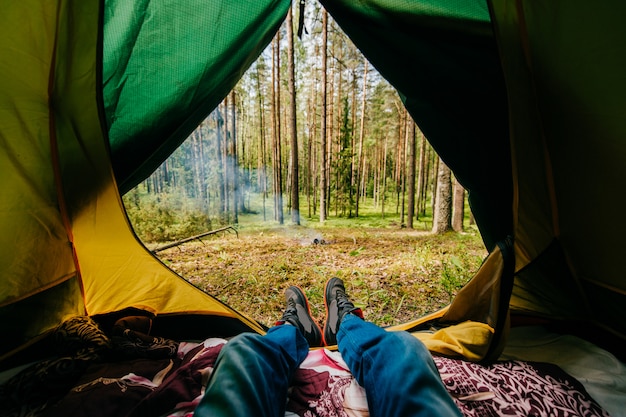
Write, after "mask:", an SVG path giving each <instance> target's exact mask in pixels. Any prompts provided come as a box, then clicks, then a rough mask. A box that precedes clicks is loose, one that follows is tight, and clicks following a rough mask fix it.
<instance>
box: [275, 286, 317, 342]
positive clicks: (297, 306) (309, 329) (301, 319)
mask: <svg viewBox="0 0 626 417" xmlns="http://www.w3.org/2000/svg"><path fill="white" fill-rule="evenodd" d="M285 299H286V300H287V308H285V312H284V313H283V316H282V317H281V319H280V320H278V321H277V322H276V324H277V325H281V324H285V323H289V324H291V325H293V326H295V327H297V328H298V329H300V331H301V332H302V334H303V335H304V338H305V339H306V340H307V342H309V346H311V347H319V346H322V329H320V326H319V325H318V324H317V323H316V322H315V320H313V317H311V308H310V307H309V301H308V300H307V298H306V295H304V292H303V291H302V290H301V289H300V288H298V287H295V286H291V287H289V288H287V290H286V291H285Z"/></svg>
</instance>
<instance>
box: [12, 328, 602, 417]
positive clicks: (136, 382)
mask: <svg viewBox="0 0 626 417" xmlns="http://www.w3.org/2000/svg"><path fill="white" fill-rule="evenodd" d="M129 340H132V341H135V342H137V343H134V344H133V346H128V344H129ZM156 342H158V343H156ZM155 343H156V344H155ZM225 343H227V342H226V340H224V339H207V340H205V341H204V342H203V343H186V342H182V343H176V344H175V346H176V349H175V351H172V350H171V348H172V346H174V344H172V343H171V342H170V341H164V340H157V339H154V340H152V339H150V340H143V341H142V342H141V343H139V341H138V340H137V337H136V335H134V336H133V337H131V338H130V339H126V340H125V341H124V342H123V343H121V345H123V346H124V348H125V351H126V352H127V354H128V352H131V353H132V355H131V356H132V357H129V356H128V355H127V357H126V358H125V359H124V358H122V360H120V357H119V355H118V356H117V357H116V360H106V359H103V357H102V356H101V355H100V356H98V355H95V354H94V349H91V350H90V351H89V352H90V354H89V355H86V354H85V352H84V351H82V350H81V351H80V352H81V353H80V356H79V357H65V358H61V359H62V361H61V362H59V361H58V360H56V361H53V362H52V363H51V364H49V365H53V368H48V369H46V367H45V366H44V365H41V364H39V365H38V366H37V367H36V368H35V369H34V370H33V369H30V370H28V369H27V370H26V372H25V373H23V374H18V375H17V376H16V377H15V378H13V379H12V380H10V381H9V382H8V383H7V384H5V386H2V387H1V388H0V415H2V416H46V417H56V416H64V417H71V416H73V417H87V416H89V417H98V416H112V415H115V416H127V417H140V416H167V417H183V416H184V417H191V416H192V414H193V410H194V409H195V407H196V406H197V404H198V403H199V401H200V400H201V398H202V395H203V387H204V386H205V385H206V381H207V379H208V378H209V376H210V374H211V372H212V370H213V366H214V364H215V360H216V358H217V355H218V353H219V352H220V350H221V348H222V347H223V345H224V344H225ZM98 346H103V344H102V342H101V341H99V342H98ZM156 349H159V350H160V351H161V354H160V355H157V350H156ZM172 353H173V354H172ZM434 360H435V363H436V365H437V368H438V370H439V373H440V375H441V378H442V380H443V382H444V384H445V386H446V388H447V389H448V392H449V393H450V394H451V395H452V397H453V398H454V401H455V403H456V404H457V406H458V407H459V409H460V410H461V411H462V413H463V414H464V415H465V416H501V415H506V416H547V415H558V416H565V417H566V416H582V415H584V416H608V413H607V412H606V411H604V410H603V409H602V408H601V407H600V406H599V405H598V404H597V403H596V402H595V401H594V400H593V399H592V398H591V397H590V396H589V395H588V394H587V392H586V391H585V389H584V388H583V386H582V385H581V384H580V383H579V382H578V381H577V380H575V379H574V378H572V377H571V376H569V375H568V374H566V373H565V372H563V371H562V370H561V369H560V368H559V367H557V366H555V365H551V364H547V363H538V362H522V361H506V362H497V363H494V364H492V365H490V366H483V365H479V364H475V363H470V362H466V361H462V360H457V359H450V358H444V357H434ZM68 364H69V365H72V366H71V367H69V368H68V367H67V365H68ZM77 364H79V365H80V366H77ZM61 365H63V366H61ZM35 371H36V372H35ZM35 377H36V378H35ZM418 395H419V394H418ZM287 410H288V411H287V413H286V416H287V417H296V416H299V417H315V416H319V417H331V416H332V417H347V416H368V415H369V413H368V408H367V399H366V396H365V391H364V390H363V389H362V388H361V387H360V386H359V385H358V383H357V382H356V381H355V379H354V378H353V377H352V375H351V374H350V372H349V371H348V369H347V366H346V364H345V363H344V362H343V360H342V358H341V355H340V354H339V353H338V352H334V351H329V350H326V349H318V350H313V351H311V352H310V354H309V355H308V357H307V358H306V359H305V361H304V362H303V364H302V365H301V367H300V369H299V370H298V372H297V373H296V375H295V378H294V381H293V384H292V387H291V389H290V395H289V399H288V404H287Z"/></svg>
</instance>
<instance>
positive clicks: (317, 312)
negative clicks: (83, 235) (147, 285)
mask: <svg viewBox="0 0 626 417" xmlns="http://www.w3.org/2000/svg"><path fill="white" fill-rule="evenodd" d="M328 223H332V222H328ZM148 246H150V245H148ZM155 246H158V245H152V248H154V247H155ZM486 255H487V251H486V250H485V249H484V246H483V244H482V240H481V238H480V235H479V233H478V231H477V230H476V229H475V228H469V229H468V230H467V231H466V232H463V233H455V232H452V233H448V234H445V235H433V234H431V233H429V232H427V231H423V230H422V231H417V230H409V229H406V228H399V227H398V226H397V225H395V226H393V225H392V226H385V227H380V226H378V227H363V226H350V225H346V224H335V225H332V224H329V225H325V226H320V225H315V226H284V227H269V228H268V227H241V228H240V229H239V233H238V236H237V235H235V234H234V233H221V234H219V235H213V236H209V237H206V238H203V239H202V240H201V241H193V242H189V243H185V244H183V245H181V246H179V247H174V248H171V249H167V250H164V251H160V252H157V256H158V257H159V258H160V259H161V260H162V261H163V262H164V263H166V264H167V265H168V266H169V267H170V268H172V269H173V270H174V271H176V272H178V273H179V274H181V275H182V276H183V277H185V278H186V279H187V280H189V281H190V282H191V283H193V284H194V285H196V286H197V287H199V288H201V289H203V290H204V291H206V292H208V293H209V294H212V295H214V296H215V297H216V298H218V299H219V300H221V301H223V302H225V303H226V304H228V305H230V306H231V307H233V308H235V309H236V310H238V311H240V312H242V313H244V314H245V315H247V316H249V317H251V318H253V319H255V320H258V321H259V322H261V323H263V324H266V325H272V324H273V323H274V322H275V321H276V320H277V319H278V318H279V317H280V315H281V314H282V311H283V308H284V305H285V300H284V295H283V293H284V290H285V289H286V288H287V287H288V286H290V285H298V286H300V287H301V288H302V289H303V290H304V292H305V293H306V295H307V297H308V298H309V302H310V305H311V311H312V314H313V316H314V317H315V319H316V320H318V321H319V323H320V324H321V323H322V321H323V320H324V315H325V309H324V285H325V284H326V281H327V280H328V279H329V278H331V277H333V276H336V277H340V278H342V279H343V280H344V282H345V283H346V289H347V292H348V294H349V295H350V297H351V299H352V300H353V301H354V303H355V304H356V305H357V306H359V307H361V308H362V309H363V311H364V312H365V317H366V319H368V320H369V321H372V322H374V323H376V324H378V325H381V326H386V325H393V324H398V323H402V322H406V321H408V320H411V319H415V318H418V317H421V316H423V315H425V314H428V313H430V312H433V311H436V310H438V309H440V308H441V307H444V306H445V305H447V304H448V303H449V302H450V300H451V298H452V297H453V296H454V295H455V294H456V292H457V291H458V289H460V288H461V287H462V286H463V285H464V284H465V283H466V282H467V281H468V280H469V279H470V278H471V277H472V276H473V275H474V273H475V272H476V271H477V270H478V268H479V266H480V264H481V263H482V261H483V259H484V258H485V256H486Z"/></svg>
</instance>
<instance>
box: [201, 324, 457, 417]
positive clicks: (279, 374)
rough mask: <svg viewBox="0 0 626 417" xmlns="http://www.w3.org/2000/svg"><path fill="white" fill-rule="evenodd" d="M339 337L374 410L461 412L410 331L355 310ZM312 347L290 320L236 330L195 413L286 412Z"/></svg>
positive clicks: (380, 415) (277, 415) (279, 415)
mask: <svg viewBox="0 0 626 417" xmlns="http://www.w3.org/2000/svg"><path fill="white" fill-rule="evenodd" d="M337 342H338V346H339V351H340V352H341V354H342V356H343V359H344V360H345V362H346V364H347V365H348V367H349V368H350V371H351V372H352V374H353V375H354V377H355V378H356V380H357V381H358V382H359V384H360V385H361V386H362V387H363V388H365V393H366V396H367V401H368V406H369V412H370V416H372V417H393V416H398V417H410V416H461V413H460V411H459V409H458V408H457V407H456V405H455V404H454V402H453V400H452V397H450V394H448V391H447V390H446V389H445V387H444V386H443V383H442V382H441V379H440V377H439V373H438V372H437V368H436V367H435V363H434V362H433V359H432V357H431V356H430V353H429V352H428V350H427V349H426V347H424V345H423V344H422V343H421V342H420V341H418V340H417V339H415V338H414V337H413V336H411V335H410V334H408V333H406V332H387V331H386V330H383V329H381V328H380V327H378V326H376V325H375V324H372V323H369V322H366V321H364V320H362V319H360V318H358V317H356V316H353V315H351V314H348V315H346V316H345V317H344V319H343V321H342V322H341V326H340V327H339V333H338V334H337ZM308 352H309V346H308V344H307V342H306V339H304V337H303V336H302V334H301V333H300V331H299V330H298V329H297V328H295V327H294V326H289V325H282V326H275V327H272V328H271V329H270V330H269V331H268V332H267V334H266V335H265V336H261V335H258V334H253V333H245V334H241V335H239V336H237V337H235V338H233V339H232V340H231V341H230V342H228V343H227V344H226V345H225V346H224V348H223V349H222V351H221V352H220V354H219V356H218V359H217V362H216V364H215V369H214V371H213V375H212V376H211V379H210V380H209V383H208V386H207V388H206V392H205V395H204V397H203V399H202V401H201V402H200V404H199V405H198V407H197V408H196V411H195V414H194V416H197V417H214V416H273V417H284V415H285V407H286V403H287V389H288V387H289V384H290V382H291V380H292V377H293V375H294V372H295V371H296V369H297V368H298V366H300V364H301V363H302V361H303V360H304V358H305V357H306V356H307V354H308Z"/></svg>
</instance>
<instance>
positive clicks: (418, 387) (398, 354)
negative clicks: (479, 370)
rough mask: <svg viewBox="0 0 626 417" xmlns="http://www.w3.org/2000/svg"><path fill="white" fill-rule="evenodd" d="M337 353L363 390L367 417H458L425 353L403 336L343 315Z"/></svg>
mask: <svg viewBox="0 0 626 417" xmlns="http://www.w3.org/2000/svg"><path fill="white" fill-rule="evenodd" d="M337 341H338V347H339V351H340V352H341V355H342V357H343V359H344V361H345V362H346V364H347V365H348V367H349V368H350V371H351V372H352V374H353V375H354V377H355V378H356V380H357V381H358V382H359V384H360V385H361V386H362V387H363V388H365V393H366V396H367V402H368V406H369V411H370V416H372V417H393V416H399V417H409V416H461V412H460V410H459V409H458V407H457V406H456V405H455V404H454V401H453V400H452V397H451V396H450V394H449V393H448V391H447V390H446V388H445V387H444V385H443V383H442V382H441V378H440V376H439V372H438V371H437V367H436V365H435V363H434V361H433V359H432V357H431V355H430V352H429V351H428V350H427V349H426V347H425V346H424V345H423V344H422V343H421V342H420V341H419V340H417V339H416V338H415V337H413V336H411V335H410V334H409V333H407V332H388V331H386V330H384V329H382V328H380V327H378V326H376V325H375V324H373V323H369V322H366V321H364V320H363V319H361V318H359V317H357V316H355V315H353V314H347V315H345V316H344V318H343V320H342V321H341V324H340V326H339V330H338V334H337Z"/></svg>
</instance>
